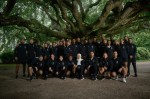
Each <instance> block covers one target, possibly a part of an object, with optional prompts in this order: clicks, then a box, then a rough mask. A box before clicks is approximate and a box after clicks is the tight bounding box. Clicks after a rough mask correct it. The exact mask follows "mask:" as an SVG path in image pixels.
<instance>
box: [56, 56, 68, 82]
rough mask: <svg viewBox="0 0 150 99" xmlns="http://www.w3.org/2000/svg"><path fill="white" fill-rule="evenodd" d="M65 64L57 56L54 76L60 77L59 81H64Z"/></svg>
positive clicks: (61, 57)
mask: <svg viewBox="0 0 150 99" xmlns="http://www.w3.org/2000/svg"><path fill="white" fill-rule="evenodd" d="M65 72H66V64H65V61H64V60H63V56H59V60H58V62H57V67H56V75H57V76H58V77H60V79H63V80H64V79H65V77H66V75H65Z"/></svg>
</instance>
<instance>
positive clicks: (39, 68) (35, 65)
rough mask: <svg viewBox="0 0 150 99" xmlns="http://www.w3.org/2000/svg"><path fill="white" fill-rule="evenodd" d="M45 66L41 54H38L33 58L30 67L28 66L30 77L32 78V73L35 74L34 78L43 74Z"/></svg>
mask: <svg viewBox="0 0 150 99" xmlns="http://www.w3.org/2000/svg"><path fill="white" fill-rule="evenodd" d="M44 66H45V62H44V60H43V56H42V55H40V56H39V58H37V59H35V60H33V62H32V67H29V75H30V79H29V80H32V79H33V74H34V75H35V76H36V78H38V77H40V76H43V69H44Z"/></svg>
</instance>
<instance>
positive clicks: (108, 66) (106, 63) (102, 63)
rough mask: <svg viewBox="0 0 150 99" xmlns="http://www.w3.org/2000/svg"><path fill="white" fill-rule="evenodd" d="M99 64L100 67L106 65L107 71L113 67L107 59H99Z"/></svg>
mask: <svg viewBox="0 0 150 99" xmlns="http://www.w3.org/2000/svg"><path fill="white" fill-rule="evenodd" d="M99 66H100V67H104V66H105V67H107V70H108V71H111V70H112V69H113V63H112V61H111V60H109V59H101V61H100V65H99Z"/></svg>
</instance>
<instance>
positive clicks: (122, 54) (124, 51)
mask: <svg viewBox="0 0 150 99" xmlns="http://www.w3.org/2000/svg"><path fill="white" fill-rule="evenodd" d="M119 57H120V58H125V59H127V58H128V53H127V47H126V45H125V44H122V45H120V47H119Z"/></svg>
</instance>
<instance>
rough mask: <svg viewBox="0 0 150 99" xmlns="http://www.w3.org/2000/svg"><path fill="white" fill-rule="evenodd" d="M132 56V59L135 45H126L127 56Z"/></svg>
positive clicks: (134, 54) (134, 53)
mask: <svg viewBox="0 0 150 99" xmlns="http://www.w3.org/2000/svg"><path fill="white" fill-rule="evenodd" d="M130 55H132V56H133V58H135V56H136V45H135V44H128V56H130Z"/></svg>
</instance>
